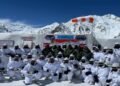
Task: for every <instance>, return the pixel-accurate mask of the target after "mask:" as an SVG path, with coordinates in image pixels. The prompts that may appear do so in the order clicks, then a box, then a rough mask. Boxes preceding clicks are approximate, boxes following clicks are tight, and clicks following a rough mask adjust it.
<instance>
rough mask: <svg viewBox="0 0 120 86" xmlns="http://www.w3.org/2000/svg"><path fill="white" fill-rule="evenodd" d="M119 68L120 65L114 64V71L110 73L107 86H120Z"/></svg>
mask: <svg viewBox="0 0 120 86" xmlns="http://www.w3.org/2000/svg"><path fill="white" fill-rule="evenodd" d="M119 67H120V64H119V63H113V64H112V69H111V71H110V72H109V75H108V79H107V80H106V84H109V85H110V86H120V74H119V71H118V68H119Z"/></svg>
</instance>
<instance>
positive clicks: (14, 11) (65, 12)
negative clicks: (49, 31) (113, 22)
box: [0, 0, 120, 25]
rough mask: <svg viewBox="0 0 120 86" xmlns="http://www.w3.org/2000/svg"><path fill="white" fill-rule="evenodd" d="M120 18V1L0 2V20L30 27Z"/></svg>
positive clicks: (3, 0) (8, 0)
mask: <svg viewBox="0 0 120 86" xmlns="http://www.w3.org/2000/svg"><path fill="white" fill-rule="evenodd" d="M108 13H111V14H115V15H117V16H120V0H0V19H10V20H13V21H22V22H25V23H27V24H32V25H47V24H51V23H53V22H66V21H68V20H69V19H71V18H74V17H78V16H82V15H90V14H93V15H104V14H108Z"/></svg>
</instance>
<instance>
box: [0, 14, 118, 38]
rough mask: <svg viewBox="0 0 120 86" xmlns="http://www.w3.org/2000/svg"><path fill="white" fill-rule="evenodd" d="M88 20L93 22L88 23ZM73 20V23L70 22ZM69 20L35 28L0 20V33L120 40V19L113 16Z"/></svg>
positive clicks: (90, 16)
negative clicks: (91, 36)
mask: <svg viewBox="0 0 120 86" xmlns="http://www.w3.org/2000/svg"><path fill="white" fill-rule="evenodd" d="M90 18H93V19H94V21H93V22H92V23H90ZM73 19H77V20H74V22H72V20H73ZM73 19H70V21H68V22H66V23H57V22H55V23H53V24H50V25H47V26H45V27H39V28H35V27H32V26H30V25H26V24H24V23H21V22H12V21H10V20H0V32H1V33H5V32H26V31H27V32H36V33H39V34H86V33H89V34H91V33H93V34H94V36H95V37H96V38H106V39H113V38H120V17H117V16H115V15H113V14H107V15H103V16H97V15H88V16H81V17H77V18H73Z"/></svg>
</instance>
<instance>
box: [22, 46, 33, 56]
mask: <svg viewBox="0 0 120 86" xmlns="http://www.w3.org/2000/svg"><path fill="white" fill-rule="evenodd" d="M30 52H31V49H30V47H29V46H28V45H24V46H23V53H24V55H28V54H29V53H30Z"/></svg>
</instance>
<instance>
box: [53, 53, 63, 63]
mask: <svg viewBox="0 0 120 86" xmlns="http://www.w3.org/2000/svg"><path fill="white" fill-rule="evenodd" d="M55 60H56V61H58V62H62V61H63V54H62V52H61V51H60V52H58V54H57V56H56V58H55Z"/></svg>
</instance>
